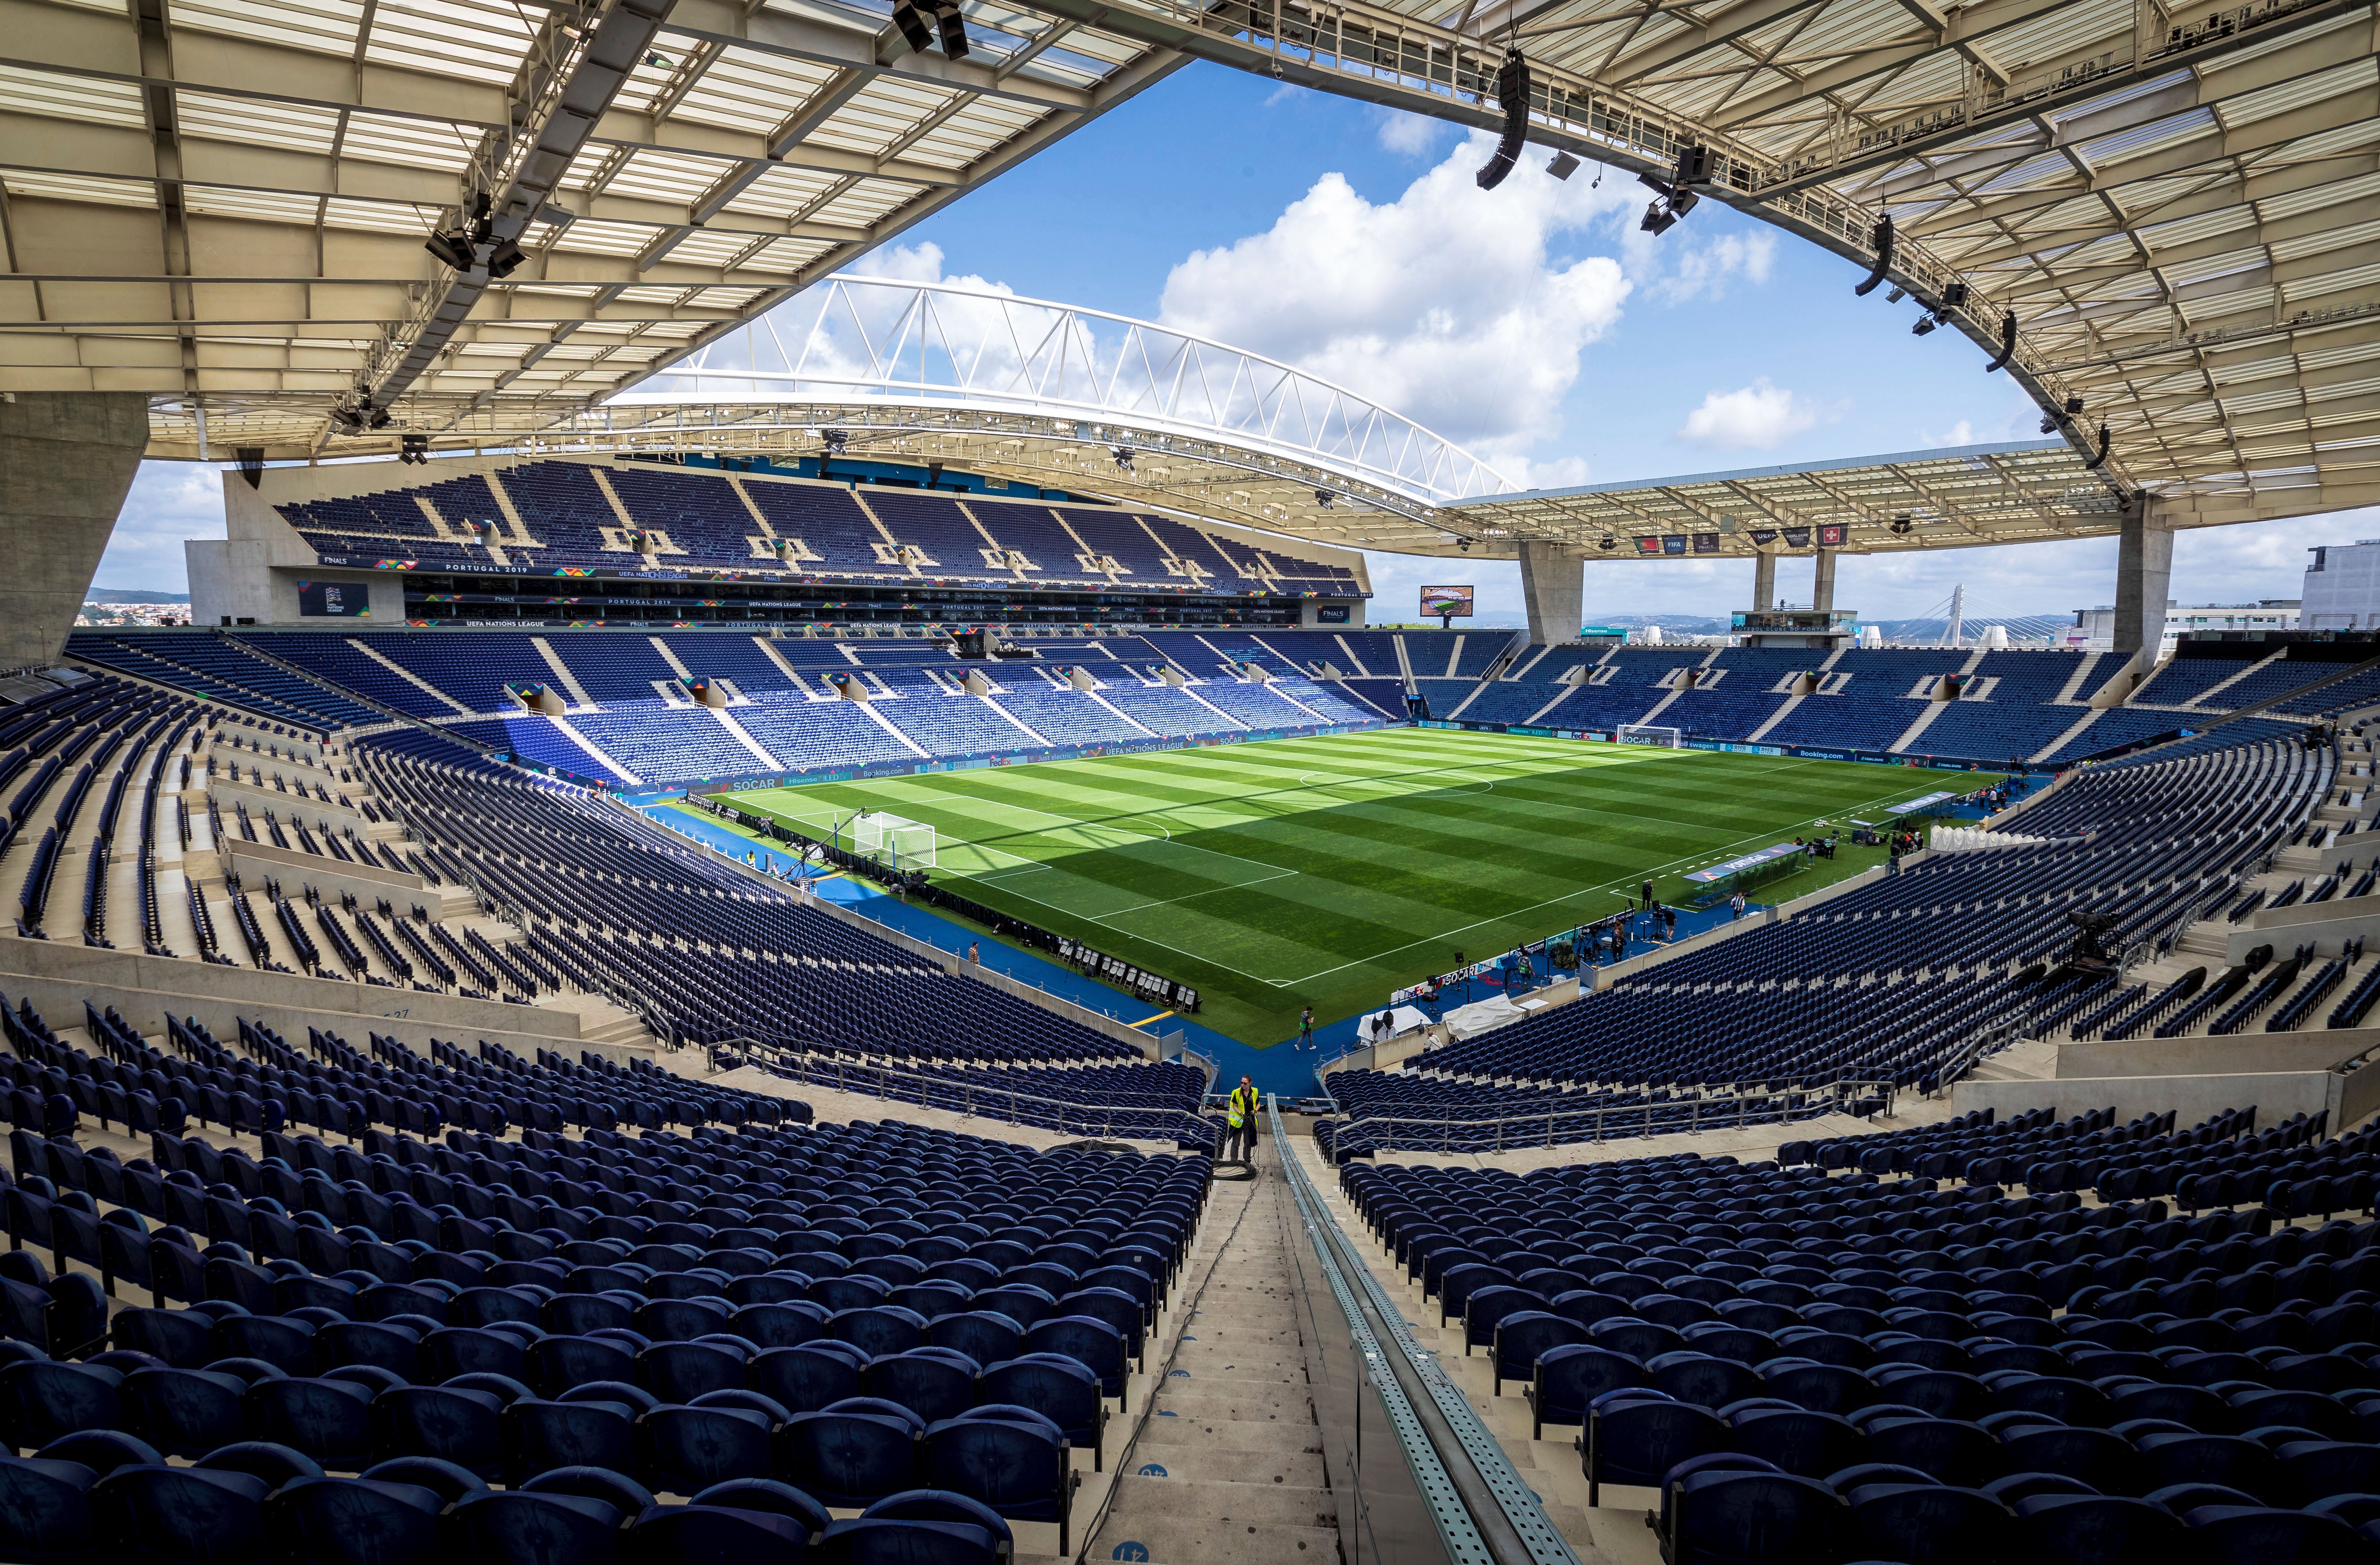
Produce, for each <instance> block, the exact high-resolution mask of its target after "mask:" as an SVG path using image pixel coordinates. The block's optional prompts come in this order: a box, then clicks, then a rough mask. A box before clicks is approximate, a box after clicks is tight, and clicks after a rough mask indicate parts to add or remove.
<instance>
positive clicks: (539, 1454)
mask: <svg viewBox="0 0 2380 1565" xmlns="http://www.w3.org/2000/svg"><path fill="white" fill-rule="evenodd" d="M638 1412H639V1410H638V1409H637V1407H635V1406H633V1405H631V1404H630V1403H627V1402H625V1401H619V1402H614V1401H591V1400H589V1401H542V1400H540V1399H539V1398H535V1397H525V1398H522V1399H520V1400H519V1401H513V1402H509V1403H507V1404H506V1405H505V1407H504V1412H503V1413H501V1414H500V1415H499V1416H498V1419H497V1422H498V1425H500V1427H501V1430H502V1434H503V1441H504V1463H505V1466H504V1482H505V1483H506V1484H508V1485H518V1484H520V1483H522V1482H525V1481H526V1480H528V1478H531V1477H533V1476H535V1475H536V1474H540V1473H543V1472H545V1471H547V1470H548V1469H550V1468H555V1467H608V1468H612V1469H614V1470H616V1471H621V1472H625V1471H628V1470H630V1469H632V1468H634V1467H635V1466H636V1465H637V1440H636V1425H635V1422H634V1421H635V1419H636V1417H637V1413H638Z"/></svg>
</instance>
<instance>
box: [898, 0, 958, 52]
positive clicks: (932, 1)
mask: <svg viewBox="0 0 2380 1565" xmlns="http://www.w3.org/2000/svg"><path fill="white" fill-rule="evenodd" d="M929 16H930V17H931V18H933V23H932V24H931V25H929V23H928V21H927V18H928V17H929ZM892 25H893V26H895V27H897V28H899V29H900V30H901V36H902V37H903V38H905V39H907V40H908V41H909V48H910V50H911V51H912V52H913V53H916V54H919V55H922V54H924V53H925V52H926V51H927V50H929V49H930V48H932V47H933V46H934V32H935V28H936V27H937V26H939V27H940V29H941V42H942V53H943V54H944V55H947V56H949V57H950V58H952V59H953V60H964V59H965V58H966V54H967V37H966V23H965V20H963V19H962V18H960V16H959V8H958V6H956V5H955V4H953V0H899V3H898V4H897V5H895V6H893V7H892Z"/></svg>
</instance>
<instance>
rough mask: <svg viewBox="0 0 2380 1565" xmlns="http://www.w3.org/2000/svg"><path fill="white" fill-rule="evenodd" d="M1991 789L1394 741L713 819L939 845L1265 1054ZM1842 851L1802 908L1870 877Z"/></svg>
mask: <svg viewBox="0 0 2380 1565" xmlns="http://www.w3.org/2000/svg"><path fill="white" fill-rule="evenodd" d="M1989 780H1990V779H1988V778H1985V777H1975V778H1963V777H1962V778H1960V779H1957V780H1953V779H1950V778H1948V777H1945V776H1944V775H1943V774H1942V773H1940V772H1935V771H1919V770H1900V769H1887V768H1882V767H1876V766H1859V765H1853V764H1850V763H1846V762H1838V761H1817V760H1804V759H1798V758H1790V757H1770V756H1747V755H1732V754H1726V753H1722V752H1716V751H1709V750H1670V749H1658V748H1651V747H1646V746H1614V745H1604V744H1595V743H1589V742H1582V741H1576V740H1561V739H1538V738H1528V737H1523V736H1518V735H1511V734H1477V733H1469V732H1463V731H1458V730H1451V729H1416V728H1396V729H1385V730H1379V731H1375V732H1370V733H1364V734H1338V735H1330V736H1323V737H1318V738H1310V739H1279V740H1271V741H1268V742H1264V743H1259V744H1249V745H1219V746H1195V747H1191V748H1186V749H1177V750H1157V751H1148V752H1144V753H1141V754H1136V755H1119V756H1103V757H1099V758H1091V759H1086V760H1071V761H1050V762H1044V763H1041V764H1039V765H1034V766H1019V767H994V768H988V769H982V770H970V771H950V772H932V773H927V774H923V775H919V776H915V777H894V778H881V779H877V780H874V781H871V782H839V783H816V784H812V785H810V786H807V787H795V788H768V789H759V790H753V791H748V792H744V793H738V794H733V795H727V797H728V798H729V799H730V800H732V801H733V802H735V803H736V804H738V805H740V806H742V807H745V808H747V809H753V810H759V811H761V812H764V813H767V814H770V815H773V816H775V817H777V818H779V819H782V820H783V821H784V822H785V823H786V824H788V825H790V826H793V827H794V828H795V830H798V831H806V832H808V833H811V834H814V835H820V836H823V835H825V834H826V832H827V831H828V829H829V827H830V826H831V825H832V823H833V822H835V821H836V820H838V819H843V818H845V817H847V816H849V815H850V814H851V812H852V811H854V810H856V809H861V808H865V809H868V810H881V811H888V812H890V813H892V814H894V815H898V816H903V817H905V818H907V819H912V820H920V821H924V822H926V823H928V824H929V825H931V826H932V827H933V828H934V829H935V831H936V834H937V838H938V849H937V855H936V859H937V862H936V867H935V870H934V876H933V878H934V879H935V880H937V881H939V882H941V883H942V884H945V885H947V886H949V887H950V888H951V889H952V890H953V891H955V892H959V893H960V894H961V895H964V896H967V897H971V898H973V899H974V900H976V901H977V902H981V903H984V904H989V905H990V906H993V907H998V908H1002V909H1003V910H1006V911H1008V912H1012V913H1014V914H1015V915H1016V916H1018V917H1020V918H1024V919H1026V920H1028V921H1030V922H1032V923H1035V924H1038V925H1040V926H1041V927H1042V928H1047V929H1052V930H1055V931H1057V932H1059V933H1061V934H1065V935H1071V936H1074V937H1075V938H1076V939H1078V940H1086V941H1088V942H1089V943H1090V944H1091V945H1093V946H1095V947H1096V948H1098V949H1099V950H1101V951H1105V952H1111V954H1114V955H1116V956H1120V957H1123V959H1124V960H1126V961H1129V962H1132V963H1135V964H1138V965H1140V966H1143V967H1146V968H1148V969H1150V970H1152V971H1154V972H1159V973H1163V974H1165V975H1166V976H1167V977H1172V978H1175V979H1177V980H1179V981H1181V982H1184V983H1188V984H1192V985H1194V986H1196V988H1197V989H1198V990H1199V993H1200V1000H1201V1015H1200V1020H1201V1021H1203V1022H1205V1023H1206V1024H1207V1025H1209V1026H1212V1027H1214V1028H1216V1029H1217V1030H1218V1031H1220V1032H1223V1033H1225V1034H1227V1035H1229V1036H1231V1037H1237V1038H1240V1039H1242V1040H1243V1041H1245V1042H1248V1043H1252V1044H1257V1045H1259V1046H1262V1045H1266V1044H1270V1043H1275V1042H1278V1041H1280V1040H1281V1039H1282V1038H1284V1037H1289V1036H1291V1035H1292V1034H1293V1033H1294V1032H1295V1030H1296V1018H1297V1013H1298V1009H1299V1007H1301V1006H1303V1005H1306V1004H1311V1005H1312V1006H1313V1007H1314V1011H1315V1016H1316V1019H1317V1021H1318V1023H1319V1022H1327V1021H1330V1020H1333V1019H1336V1018H1338V1017H1341V1016H1346V1015H1352V1014H1354V1013H1357V1012H1359V1011H1363V1010H1366V1009H1369V1008H1373V1007H1377V1006H1378V1005H1379V1004H1380V1003H1381V1002H1382V1001H1384V1000H1386V999H1387V997H1388V995H1389V994H1390V992H1391V991H1392V990H1394V989H1400V988H1403V987H1404V986H1405V985H1408V984H1410V983H1413V982H1414V981H1415V980H1416V979H1418V978H1421V977H1425V976H1427V975H1428V974H1430V973H1435V972H1442V971H1444V970H1446V969H1447V968H1448V967H1450V966H1451V965H1452V964H1453V963H1454V953H1455V952H1457V951H1458V950H1460V951H1462V952H1463V953H1465V954H1466V955H1467V956H1468V957H1470V958H1471V959H1472V960H1474V961H1476V960H1479V959H1481V958H1484V957H1488V956H1490V955H1493V954H1495V953H1497V952H1502V951H1507V950H1510V949H1512V947H1513V946H1514V945H1517V944H1519V943H1521V942H1522V941H1524V940H1537V939H1541V938H1543V937H1544V936H1546V935H1548V934H1550V933H1554V932H1557V931H1563V930H1567V929H1569V928H1573V927H1574V926H1576V925H1578V924H1581V923H1584V922H1586V921H1588V920H1591V919H1594V918H1597V917H1600V916H1605V915H1607V914H1609V913H1612V912H1614V911H1616V910H1617V909H1618V907H1619V905H1620V903H1621V899H1622V898H1623V897H1627V896H1633V894H1634V893H1635V892H1636V888H1637V887H1638V885H1639V884H1640V883H1641V882H1642V881H1643V880H1645V878H1646V877H1647V876H1650V877H1651V878H1652V879H1653V880H1655V882H1656V883H1657V887H1658V891H1659V892H1660V894H1661V895H1662V897H1663V898H1664V899H1665V900H1670V901H1680V902H1682V901H1683V900H1684V896H1685V892H1687V890H1688V888H1687V886H1686V884H1685V883H1684V882H1683V881H1682V880H1680V879H1679V877H1681V876H1682V875H1684V874H1685V873H1687V872H1688V871H1691V870H1693V869H1695V868H1697V867H1701V866H1703V865H1706V864H1709V863H1713V862H1716V861H1718V860H1720V859H1725V858H1730V857H1733V856H1735V855H1739V854H1743V853H1747V852H1750V851H1751V850H1752V849H1754V848H1758V847H1765V846H1767V845H1768V844H1769V843H1776V842H1781V841H1788V840H1791V838H1792V837H1794V836H1796V835H1802V834H1804V831H1805V830H1806V829H1807V828H1809V827H1810V826H1812V825H1813V824H1814V823H1815V822H1817V821H1821V820H1824V821H1829V822H1834V823H1837V824H1838V825H1840V822H1842V821H1844V820H1847V819H1854V818H1857V819H1879V818H1880V812H1881V811H1882V809H1883V808H1884V807H1885V806H1887V805H1889V804H1894V803H1898V802H1900V801H1901V800H1904V799H1912V798H1916V797H1918V796H1920V795H1926V794H1931V793H1935V792H1938V791H1941V790H1943V789H1944V788H1946V787H1955V788H1961V789H1963V788H1967V787H1973V786H1979V785H1981V783H1982V782H1985V781H1989ZM1881 856H1882V855H1881V854H1880V853H1879V852H1877V851H1876V850H1854V849H1853V848H1852V847H1851V845H1850V844H1849V843H1848V841H1846V842H1845V843H1844V844H1843V847H1842V853H1841V856H1840V857H1838V858H1837V859H1835V860H1834V861H1832V862H1831V863H1828V864H1824V865H1821V866H1817V867H1814V868H1813V869H1811V870H1810V871H1808V872H1806V873H1805V875H1803V876H1800V877H1796V878H1795V880H1793V881H1788V882H1785V883H1783V884H1781V885H1778V886H1772V887H1767V888H1764V889H1763V891H1762V892H1761V895H1762V896H1763V898H1764V899H1767V898H1771V897H1775V898H1779V899H1780V900H1781V899H1782V898H1784V897H1790V896H1793V895H1797V894H1799V893H1800V892H1803V891H1807V890H1811V889H1814V888H1815V886H1816V885H1819V884H1822V883H1824V882H1826V881H1828V880H1834V879H1837V878H1839V877H1840V876H1842V875H1846V874H1850V873H1852V872H1854V871H1855V870H1857V869H1859V868H1862V867H1864V866H1866V865H1868V864H1872V863H1874V862H1876V860H1877V859H1878V858H1880V857H1881Z"/></svg>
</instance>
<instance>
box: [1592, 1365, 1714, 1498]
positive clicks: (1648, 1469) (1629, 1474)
mask: <svg viewBox="0 0 2380 1565" xmlns="http://www.w3.org/2000/svg"><path fill="white" fill-rule="evenodd" d="M1727 1444H1728V1431H1727V1426H1726V1425H1723V1424H1721V1423H1720V1422H1719V1421H1718V1415H1717V1414H1716V1413H1712V1412H1711V1411H1710V1410H1709V1409H1707V1408H1700V1407H1694V1406H1691V1405H1689V1404H1687V1403H1684V1402H1681V1401H1672V1400H1671V1399H1670V1397H1668V1396H1667V1395H1666V1394H1664V1393H1661V1392H1658V1391H1645V1390H1616V1391H1607V1392H1605V1393H1604V1394H1603V1395H1601V1396H1599V1397H1597V1399H1596V1400H1595V1401H1594V1402H1592V1403H1591V1404H1589V1406H1588V1408H1587V1411H1586V1493H1587V1501H1586V1503H1587V1505H1588V1507H1589V1508H1590V1509H1592V1508H1593V1507H1595V1506H1597V1505H1599V1504H1601V1503H1602V1501H1601V1498H1600V1494H1601V1489H1602V1486H1604V1485H1605V1484H1633V1485H1637V1486H1646V1487H1650V1486H1656V1485H1658V1484H1659V1483H1660V1482H1661V1479H1662V1475H1663V1474H1666V1473H1668V1472H1669V1470H1670V1468H1672V1467H1675V1466H1676V1465H1677V1464H1678V1463H1679V1462H1683V1461H1685V1460H1687V1459H1688V1458H1689V1457H1696V1456H1704V1455H1707V1454H1708V1453H1710V1452H1712V1451H1715V1450H1719V1449H1720V1448H1721V1447H1723V1446H1725V1445H1727Z"/></svg>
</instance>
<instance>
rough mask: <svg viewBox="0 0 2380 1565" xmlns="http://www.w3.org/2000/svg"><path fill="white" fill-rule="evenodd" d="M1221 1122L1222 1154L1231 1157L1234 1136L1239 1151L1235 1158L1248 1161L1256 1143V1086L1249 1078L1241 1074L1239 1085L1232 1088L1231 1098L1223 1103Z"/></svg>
mask: <svg viewBox="0 0 2380 1565" xmlns="http://www.w3.org/2000/svg"><path fill="white" fill-rule="evenodd" d="M1223 1122H1224V1125H1225V1127H1226V1128H1225V1132H1224V1135H1223V1155H1224V1156H1225V1158H1227V1159H1232V1158H1233V1151H1232V1143H1233V1140H1234V1139H1235V1138H1236V1139H1237V1141H1238V1142H1239V1151H1238V1154H1237V1157H1236V1159H1235V1160H1236V1161H1239V1162H1243V1163H1245V1162H1246V1161H1248V1160H1249V1158H1250V1156H1251V1155H1252V1154H1253V1153H1254V1152H1255V1151H1256V1145H1257V1088H1256V1083H1255V1082H1254V1081H1253V1080H1251V1079H1250V1078H1248V1077H1246V1076H1242V1077H1241V1078H1240V1085H1239V1086H1236V1087H1234V1088H1233V1091H1232V1096H1231V1100H1230V1101H1229V1102H1228V1103H1227V1104H1226V1105H1225V1113H1224V1121H1223Z"/></svg>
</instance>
